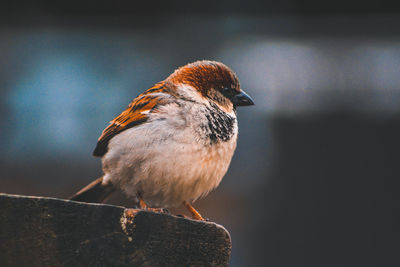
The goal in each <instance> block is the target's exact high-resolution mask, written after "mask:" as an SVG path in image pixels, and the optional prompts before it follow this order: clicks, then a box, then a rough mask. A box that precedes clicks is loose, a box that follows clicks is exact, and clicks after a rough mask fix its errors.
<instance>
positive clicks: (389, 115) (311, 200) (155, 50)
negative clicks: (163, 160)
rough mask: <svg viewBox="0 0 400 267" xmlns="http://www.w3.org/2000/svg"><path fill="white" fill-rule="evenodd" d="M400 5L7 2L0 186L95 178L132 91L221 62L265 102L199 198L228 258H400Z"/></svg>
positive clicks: (67, 187) (30, 187) (74, 185)
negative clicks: (99, 147)
mask: <svg viewBox="0 0 400 267" xmlns="http://www.w3.org/2000/svg"><path fill="white" fill-rule="evenodd" d="M399 14H400V13H399V10H398V9H396V6H395V3H390V2H382V1H374V2H372V1H355V2H354V1H353V2H352V3H349V2H348V1H331V2H326V1H315V0H312V1H294V0H292V1H264V2H259V1H243V2H242V1H219V2H215V1H195V2H193V3H190V2H188V1H186V2H184V3H182V2H180V1H163V2H161V1H160V2H157V1H156V2H154V1H147V2H143V1H142V2H141V3H140V4H139V3H138V2H134V1H112V2H111V1H104V2H99V1H59V2H50V1H35V2H31V1H14V2H13V3H12V4H9V5H7V6H3V7H2V8H0V62H1V64H0V126H1V128H0V151H1V153H0V169H1V174H0V191H1V192H7V193H15V194H28V195H43V196H52V197H60V198H66V197H68V196H69V195H71V194H72V193H74V192H75V191H77V190H78V189H80V187H82V186H83V185H85V184H87V183H88V182H90V181H91V180H93V179H94V178H97V177H99V176H100V175H101V165H100V160H99V159H97V158H93V157H91V152H92V150H93V149H94V146H95V143H96V140H97V138H98V136H99V135H100V133H101V131H102V130H103V128H104V127H105V126H106V125H107V122H108V121H110V120H111V119H113V118H114V117H115V116H116V115H118V114H119V113H120V112H121V111H122V110H123V108H124V107H125V106H126V105H127V104H128V103H129V102H130V101H131V99H133V98H134V97H135V96H136V95H137V94H139V93H140V92H142V91H144V90H145V89H147V88H149V87H150V86H152V85H153V84H154V83H155V82H158V81H160V80H162V79H164V78H166V77H167V76H168V75H169V74H170V73H171V72H172V71H173V70H174V69H175V68H177V67H179V66H181V65H184V64H186V63H188V62H191V61H195V60H198V59H211V60H218V61H222V62H224V63H225V64H227V65H228V66H230V67H231V68H232V69H233V70H235V71H236V73H237V74H238V76H239V78H240V80H241V84H242V88H243V89H245V90H246V91H247V92H248V93H249V94H250V95H252V96H253V98H254V99H255V102H256V106H254V107H248V108H241V109H239V110H238V115H239V125H240V126H239V128H240V134H239V141H238V148H237V151H236V154H235V156H234V159H233V161H232V164H231V167H230V170H229V171H228V173H227V175H226V177H225V178H224V180H223V182H222V183H221V185H220V187H219V188H218V189H217V190H216V191H215V192H213V193H211V194H210V195H209V196H208V197H207V198H205V199H203V200H200V201H198V202H197V203H196V204H195V206H196V207H198V208H199V210H200V212H201V213H202V214H203V215H204V216H206V217H208V218H210V219H211V220H212V221H216V222H218V223H220V224H223V225H224V226H225V227H226V228H227V229H228V230H229V231H230V232H231V235H232V240H233V254H232V260H231V263H232V266H399V264H400V258H399V257H398V253H399V249H400V242H399V241H398V240H399V239H400V231H399V229H400V227H399V223H400V213H399V204H400V197H399V194H398V188H399V186H400V182H399V177H400V167H399V148H400V141H399V136H400V88H399V87H400V35H399V34H400V27H399V25H400V24H399V23H400V16H399ZM109 201H110V202H111V203H115V204H121V203H123V204H124V205H130V204H131V202H130V201H129V200H126V199H121V197H118V196H116V197H114V198H113V199H111V200H109ZM176 212H180V211H176Z"/></svg>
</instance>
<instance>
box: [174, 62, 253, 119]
mask: <svg viewBox="0 0 400 267" xmlns="http://www.w3.org/2000/svg"><path fill="white" fill-rule="evenodd" d="M167 81H170V82H172V83H173V84H175V85H177V86H178V87H179V86H180V87H185V88H193V89H194V90H195V91H196V93H197V94H198V95H199V96H200V97H201V98H203V99H205V100H207V101H213V102H214V103H215V104H217V105H218V106H220V107H221V108H223V109H224V110H225V111H227V112H231V111H232V110H234V109H235V108H236V107H237V106H249V105H254V102H253V100H252V99H251V97H250V96H248V95H247V94H246V93H245V92H244V91H243V90H241V89H240V83H239V79H238V77H237V76H236V74H235V73H234V72H233V71H232V70H231V69H230V68H228V67H227V66H226V65H224V64H222V63H220V62H216V61H208V60H202V61H196V62H194V63H190V64H187V65H185V66H183V67H180V68H179V69H177V70H175V72H174V73H173V74H171V75H170V76H169V77H168V79H167Z"/></svg>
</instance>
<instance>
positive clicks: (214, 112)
mask: <svg viewBox="0 0 400 267" xmlns="http://www.w3.org/2000/svg"><path fill="white" fill-rule="evenodd" d="M205 116H206V118H207V123H205V124H203V125H201V129H202V130H203V131H204V132H205V133H206V135H207V137H208V138H209V140H210V143H211V144H215V143H217V142H226V141H229V140H230V139H231V138H232V136H233V134H234V125H235V123H236V118H234V117H232V116H230V115H228V114H226V113H225V112H224V111H222V110H221V109H220V108H218V107H217V106H216V105H214V104H212V108H208V109H207V111H206V114H205Z"/></svg>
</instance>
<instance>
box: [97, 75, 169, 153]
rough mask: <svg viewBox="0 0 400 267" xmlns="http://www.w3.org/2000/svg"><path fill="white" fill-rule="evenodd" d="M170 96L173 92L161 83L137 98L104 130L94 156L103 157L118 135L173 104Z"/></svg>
mask: <svg viewBox="0 0 400 267" xmlns="http://www.w3.org/2000/svg"><path fill="white" fill-rule="evenodd" d="M163 93H168V94H163ZM168 96H171V92H170V90H169V89H168V88H167V87H166V86H165V84H164V83H163V82H161V83H158V84H156V85H155V86H153V87H152V88H150V89H148V90H147V91H145V92H144V93H142V94H141V95H139V96H138V97H137V98H135V99H134V100H133V101H132V102H131V103H130V104H129V106H128V107H127V108H126V109H125V110H124V111H123V112H122V113H121V114H120V115H118V116H117V117H116V118H115V119H113V120H112V121H111V122H110V125H109V126H108V127H107V128H105V129H104V131H103V133H102V134H101V136H100V137H99V139H98V141H97V145H96V148H95V149H94V151H93V156H96V157H101V156H103V155H104V154H105V153H107V150H108V143H109V141H110V140H111V138H113V137H114V136H115V135H117V134H118V133H120V132H122V131H124V130H126V129H129V128H132V127H135V126H138V125H140V124H142V123H144V122H146V121H147V120H148V118H149V117H148V115H149V113H151V112H156V109H157V107H158V106H160V105H165V104H167V103H169V102H171V97H168Z"/></svg>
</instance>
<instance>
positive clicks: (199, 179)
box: [71, 60, 254, 220]
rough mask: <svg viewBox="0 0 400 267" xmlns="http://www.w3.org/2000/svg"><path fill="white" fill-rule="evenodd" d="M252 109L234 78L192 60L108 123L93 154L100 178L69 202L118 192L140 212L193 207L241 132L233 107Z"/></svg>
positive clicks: (220, 67)
mask: <svg viewBox="0 0 400 267" xmlns="http://www.w3.org/2000/svg"><path fill="white" fill-rule="evenodd" d="M248 105H254V103H253V100H252V99H251V98H250V97H249V96H248V95H247V94H246V93H245V92H244V91H243V90H241V89H240V84H239V80H238V78H237V76H236V74H235V73H234V72H233V71H232V70H231V69H229V68H228V67H227V66H225V65H224V64H222V63H220V62H215V61H206V60H204V61H197V62H194V63H191V64H188V65H185V66H183V67H180V68H179V69H177V70H175V72H174V73H172V74H171V75H170V76H169V77H168V78H167V79H165V80H164V81H162V82H159V83H157V84H155V85H154V86H153V87H152V88H150V89H148V90H147V91H145V92H144V93H142V94H141V95H139V96H138V97H137V98H135V99H134V100H133V101H132V103H131V104H130V105H129V106H128V107H127V109H125V111H123V112H122V113H121V114H120V115H119V116H118V117H116V118H115V119H114V120H112V121H111V122H110V125H109V126H108V127H107V128H106V129H105V130H104V131H103V133H102V135H101V136H100V138H99V139H98V142H97V146H96V148H95V150H94V152H93V155H94V156H96V157H101V159H102V166H103V171H104V175H103V177H101V178H99V179H97V180H95V181H94V182H92V183H91V184H89V185H88V186H86V187H85V188H83V189H82V190H80V191H79V192H78V193H76V194H75V195H74V196H73V197H72V198H71V200H75V201H82V202H102V201H103V200H104V199H105V198H106V197H107V196H108V195H109V194H110V193H112V192H113V191H114V190H115V189H116V188H120V189H121V190H122V191H123V192H125V193H126V195H127V196H129V197H137V198H138V199H139V203H140V206H141V207H142V208H147V207H153V208H155V207H163V208H168V207H175V206H178V205H181V204H182V203H183V204H184V205H185V206H186V207H187V208H188V210H189V211H190V212H191V214H192V215H193V218H195V219H198V220H203V218H202V217H201V215H200V214H199V213H198V212H197V211H196V210H195V209H194V208H193V207H192V206H191V204H190V203H191V202H193V201H195V200H196V199H198V198H200V197H203V196H205V195H207V194H208V193H209V192H210V191H211V190H213V189H214V188H216V187H217V186H218V184H219V183H220V182H221V180H222V177H223V176H224V175H225V173H226V171H227V170H228V167H229V164H230V162H231V159H232V156H233V153H234V150H235V148H236V140H237V134H238V123H237V118H236V107H238V106H248Z"/></svg>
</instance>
